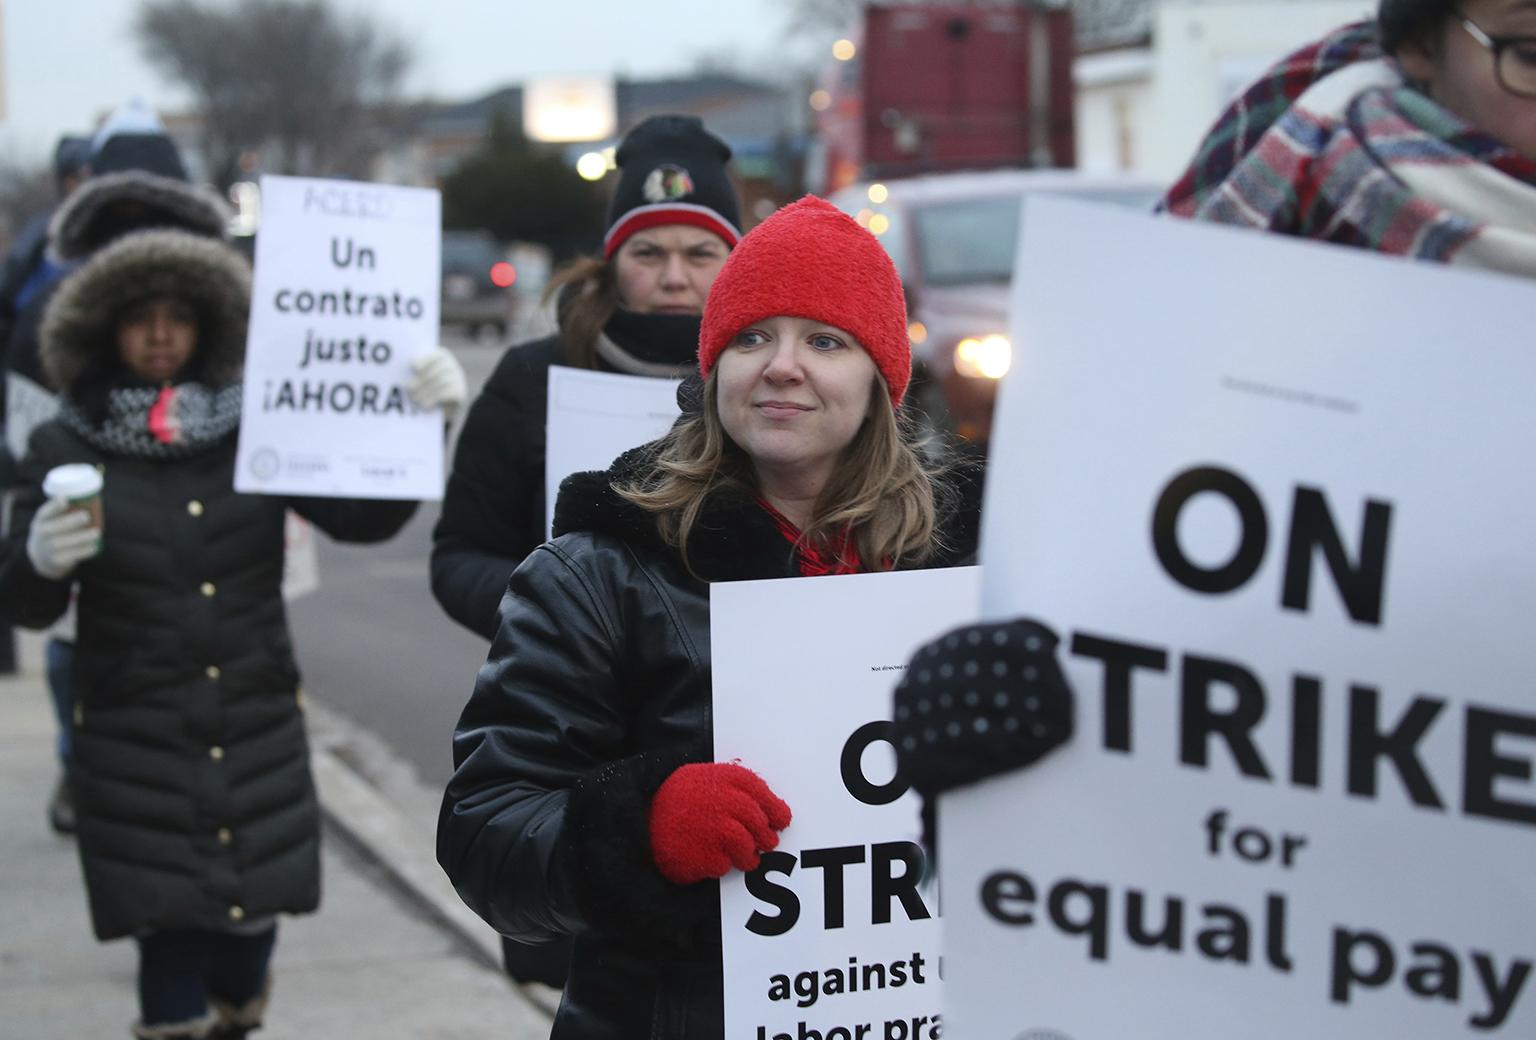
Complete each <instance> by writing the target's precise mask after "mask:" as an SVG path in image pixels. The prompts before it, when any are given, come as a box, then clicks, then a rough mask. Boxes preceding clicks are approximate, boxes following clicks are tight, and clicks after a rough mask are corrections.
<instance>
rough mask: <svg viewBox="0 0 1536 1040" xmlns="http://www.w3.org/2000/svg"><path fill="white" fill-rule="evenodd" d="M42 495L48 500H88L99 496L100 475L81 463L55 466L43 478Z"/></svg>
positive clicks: (93, 468) (91, 467)
mask: <svg viewBox="0 0 1536 1040" xmlns="http://www.w3.org/2000/svg"><path fill="white" fill-rule="evenodd" d="M43 494H45V495H47V496H48V497H49V498H69V499H77V498H90V497H91V496H92V495H99V494H101V473H100V472H99V471H98V470H97V469H96V467H95V466H89V465H86V464H85V463H83V462H74V463H70V464H69V465H67V466H55V467H54V468H53V469H51V470H49V471H48V475H47V476H45V477H44V478H43Z"/></svg>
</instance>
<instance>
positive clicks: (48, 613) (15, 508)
mask: <svg viewBox="0 0 1536 1040" xmlns="http://www.w3.org/2000/svg"><path fill="white" fill-rule="evenodd" d="M52 465H53V463H52V462H50V461H48V460H46V459H44V458H42V457H41V456H40V455H39V454H38V453H37V452H36V451H32V452H29V453H28V454H27V456H26V457H25V458H23V459H22V460H21V462H20V463H18V464H17V466H16V474H15V481H14V483H12V484H11V485H9V486H7V487H5V488H0V621H4V622H6V623H8V624H13V625H21V626H23V627H25V628H47V627H48V626H49V625H51V624H53V623H54V622H55V621H57V620H58V619H59V618H60V617H62V616H63V615H64V611H65V610H67V609H68V608H69V595H70V587H71V585H72V584H73V582H72V581H71V580H70V579H69V578H65V579H64V580H62V581H54V580H52V579H50V578H45V577H43V576H42V575H41V574H39V573H37V571H36V569H35V568H33V566H32V561H31V560H30V559H29V558H28V557H27V531H28V530H29V529H30V528H31V526H32V518H33V517H34V516H35V515H36V514H37V510H38V508H39V507H40V506H41V505H42V504H43V500H44V496H43V475H44V474H45V473H47V472H48V470H49V469H50V468H51V466H52ZM88 565H89V561H87V563H86V564H83V565H82V566H88Z"/></svg>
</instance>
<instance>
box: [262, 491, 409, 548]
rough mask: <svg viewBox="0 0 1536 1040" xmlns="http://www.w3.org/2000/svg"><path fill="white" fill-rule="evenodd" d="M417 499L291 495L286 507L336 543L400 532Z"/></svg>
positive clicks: (387, 536)
mask: <svg viewBox="0 0 1536 1040" xmlns="http://www.w3.org/2000/svg"><path fill="white" fill-rule="evenodd" d="M419 505H420V503H419V502H413V501H409V500H400V499H383V498H304V497H297V496H295V497H293V498H290V499H289V500H288V506H289V508H291V509H292V510H293V511H294V512H295V513H298V514H299V515H300V516H302V517H303V518H304V519H306V520H308V521H309V522H310V523H312V524H314V525H315V526H316V527H318V528H320V530H322V531H324V532H325V533H326V534H328V535H330V536H331V537H332V538H334V539H336V540H337V541H338V542H360V543H364V544H366V543H370V542H383V541H387V540H389V539H390V538H393V537H394V536H395V535H397V534H399V533H400V529H401V528H403V527H404V526H405V525H406V524H408V523H410V520H411V517H413V516H415V515H416V509H417V507H418V506H419Z"/></svg>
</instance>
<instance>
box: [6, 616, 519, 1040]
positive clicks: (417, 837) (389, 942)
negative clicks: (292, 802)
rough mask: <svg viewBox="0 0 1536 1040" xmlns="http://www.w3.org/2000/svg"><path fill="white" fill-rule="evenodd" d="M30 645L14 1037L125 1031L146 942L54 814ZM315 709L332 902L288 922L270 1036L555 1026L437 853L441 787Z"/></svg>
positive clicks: (11, 744)
mask: <svg viewBox="0 0 1536 1040" xmlns="http://www.w3.org/2000/svg"><path fill="white" fill-rule="evenodd" d="M23 650H24V653H23V657H22V663H23V671H22V674H21V675H19V676H16V677H4V678H0V834H4V835H5V845H4V853H3V854H0V1036H4V1037H6V1038H8V1040H55V1038H64V1037H70V1038H75V1037H80V1038H84V1037H104V1038H105V1037H125V1036H127V1035H128V1026H129V1023H130V1022H131V1021H132V1020H133V1019H134V1018H135V1017H136V1013H137V1004H136V1000H135V996H134V972H135V968H136V963H137V955H136V951H135V949H134V946H133V944H132V943H131V942H128V941H122V942H113V943H98V942H97V941H96V939H95V937H94V936H93V935H92V934H91V926H90V918H89V915H88V913H87V910H86V902H85V890H84V886H83V884H82V882H81V879H80V866H79V861H78V859H77V857H76V855H75V847H74V843H73V842H72V841H71V840H69V839H66V838H61V837H59V836H58V835H55V834H54V833H53V832H52V831H51V830H50V829H49V827H48V824H47V820H46V813H45V806H46V803H47V800H48V797H49V795H50V793H51V792H52V790H53V784H54V781H55V779H56V778H57V775H58V774H57V770H58V766H57V763H56V760H55V758H54V751H53V742H54V728H55V727H54V722H53V714H52V709H51V705H50V704H49V701H48V696H47V692H46V690H45V689H44V686H43V683H42V680H41V677H40V671H39V669H38V667H37V657H38V654H37V644H36V642H35V640H26V641H24V643H23ZM310 714H311V723H312V725H311V730H312V734H313V737H314V744H315V776H316V782H317V783H318V784H319V786H320V790H321V802H322V805H323V806H324V807H325V810H326V818H327V822H326V835H325V839H326V840H325V843H324V862H323V869H324V888H323V891H324V896H323V899H322V904H321V908H320V912H319V913H318V914H314V915H309V916H306V917H293V918H284V919H283V921H282V924H281V925H280V928H279V933H278V935H279V938H278V946H277V954H276V957H275V958H274V962H273V975H274V985H273V998H272V1007H271V1010H270V1011H269V1014H268V1016H267V1028H265V1029H263V1030H262V1031H261V1032H259V1033H257V1034H256V1036H257V1037H259V1038H261V1040H300V1038H309V1037H370V1038H380V1040H395V1038H398V1040H480V1038H485V1040H491V1038H496V1040H541V1038H544V1037H547V1036H548V1035H549V1009H548V1004H549V1002H550V991H542V992H533V993H527V992H524V991H522V990H519V989H517V988H515V987H513V986H512V985H511V984H509V983H508V982H507V980H506V979H505V978H504V977H503V976H502V974H501V973H500V971H498V970H496V968H495V967H494V963H495V957H496V950H497V948H498V947H497V940H496V938H495V936H494V935H492V934H491V933H490V931H489V930H488V929H486V928H485V927H484V925H482V924H481V923H480V922H479V921H478V920H477V919H475V918H474V916H473V915H472V914H470V913H469V911H468V910H467V909H465V908H464V907H463V906H462V904H459V903H458V901H457V899H456V898H455V897H453V896H452V890H451V887H450V886H448V884H447V881H446V879H444V878H443V877H442V875H441V872H440V871H438V870H437V869H436V865H435V864H434V863H431V862H430V860H431V845H430V834H431V829H432V825H433V821H434V819H435V806H431V808H430V810H428V809H427V803H428V802H430V801H431V800H432V799H431V794H432V793H431V792H426V791H420V790H411V789H410V784H409V778H401V777H396V778H395V779H394V780H392V781H391V780H388V779H387V778H386V781H385V784H384V787H382V788H381V787H380V786H379V784H378V783H376V782H375V778H371V777H369V776H368V775H367V773H366V772H365V771H364V770H362V769H359V768H357V765H356V763H357V762H359V761H365V760H367V759H370V758H372V759H373V760H374V763H373V769H374V771H375V772H383V773H387V772H388V766H387V756H383V755H381V753H380V752H379V751H378V749H377V748H373V747H370V745H369V741H368V739H367V736H366V734H359V733H357V732H355V728H354V731H349V727H348V726H347V725H346V724H345V723H344V722H343V721H341V720H339V719H337V718H335V717H334V716H332V715H330V714H329V713H327V712H325V711H324V709H323V708H319V707H316V708H313V709H312V710H311V713H310ZM380 763H384V764H383V765H381V764H380ZM391 787H392V788H393V790H391V789H390V788H391ZM427 811H430V812H431V813H432V815H430V816H423V813H424V812H427ZM445 893H446V895H445Z"/></svg>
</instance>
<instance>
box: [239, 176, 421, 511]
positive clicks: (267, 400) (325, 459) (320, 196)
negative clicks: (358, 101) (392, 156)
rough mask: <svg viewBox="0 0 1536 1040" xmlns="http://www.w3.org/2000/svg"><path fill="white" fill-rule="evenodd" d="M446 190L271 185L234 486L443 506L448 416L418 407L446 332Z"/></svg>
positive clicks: (266, 188) (268, 181)
mask: <svg viewBox="0 0 1536 1040" xmlns="http://www.w3.org/2000/svg"><path fill="white" fill-rule="evenodd" d="M439 210H440V203H439V198H438V194H437V192H436V191H431V190H427V189H423V188H397V187H390V186H387V185H381V184H363V183H357V182H352V181H334V180H312V179H308V178H297V177H263V178H262V179H261V211H262V219H261V230H260V233H259V234H258V235H257V238H256V275H255V284H254V285H253V287H252V298H251V323H250V333H249V337H248V341H247V348H246V362H245V394H244V399H243V405H242V407H243V411H242V414H241V423H240V447H239V456H238V459H237V462H236V467H235V488H236V489H237V490H239V491H246V492H253V493H257V494H291V495H344V496H348V497H353V498H419V499H436V498H441V497H442V488H443V420H442V415H441V414H440V413H439V412H438V411H435V410H434V411H431V412H425V411H421V410H419V409H417V408H416V407H415V406H414V405H412V404H411V401H410V398H409V397H408V396H407V395H406V392H405V383H406V381H407V380H408V379H409V377H410V362H411V359H413V358H415V357H417V356H419V355H421V354H424V353H426V352H427V351H429V350H431V349H433V348H434V347H435V346H436V344H437V336H438V283H439V279H440V278H441V266H440V263H439V250H440V248H441V230H440V227H441V224H440V219H439Z"/></svg>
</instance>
